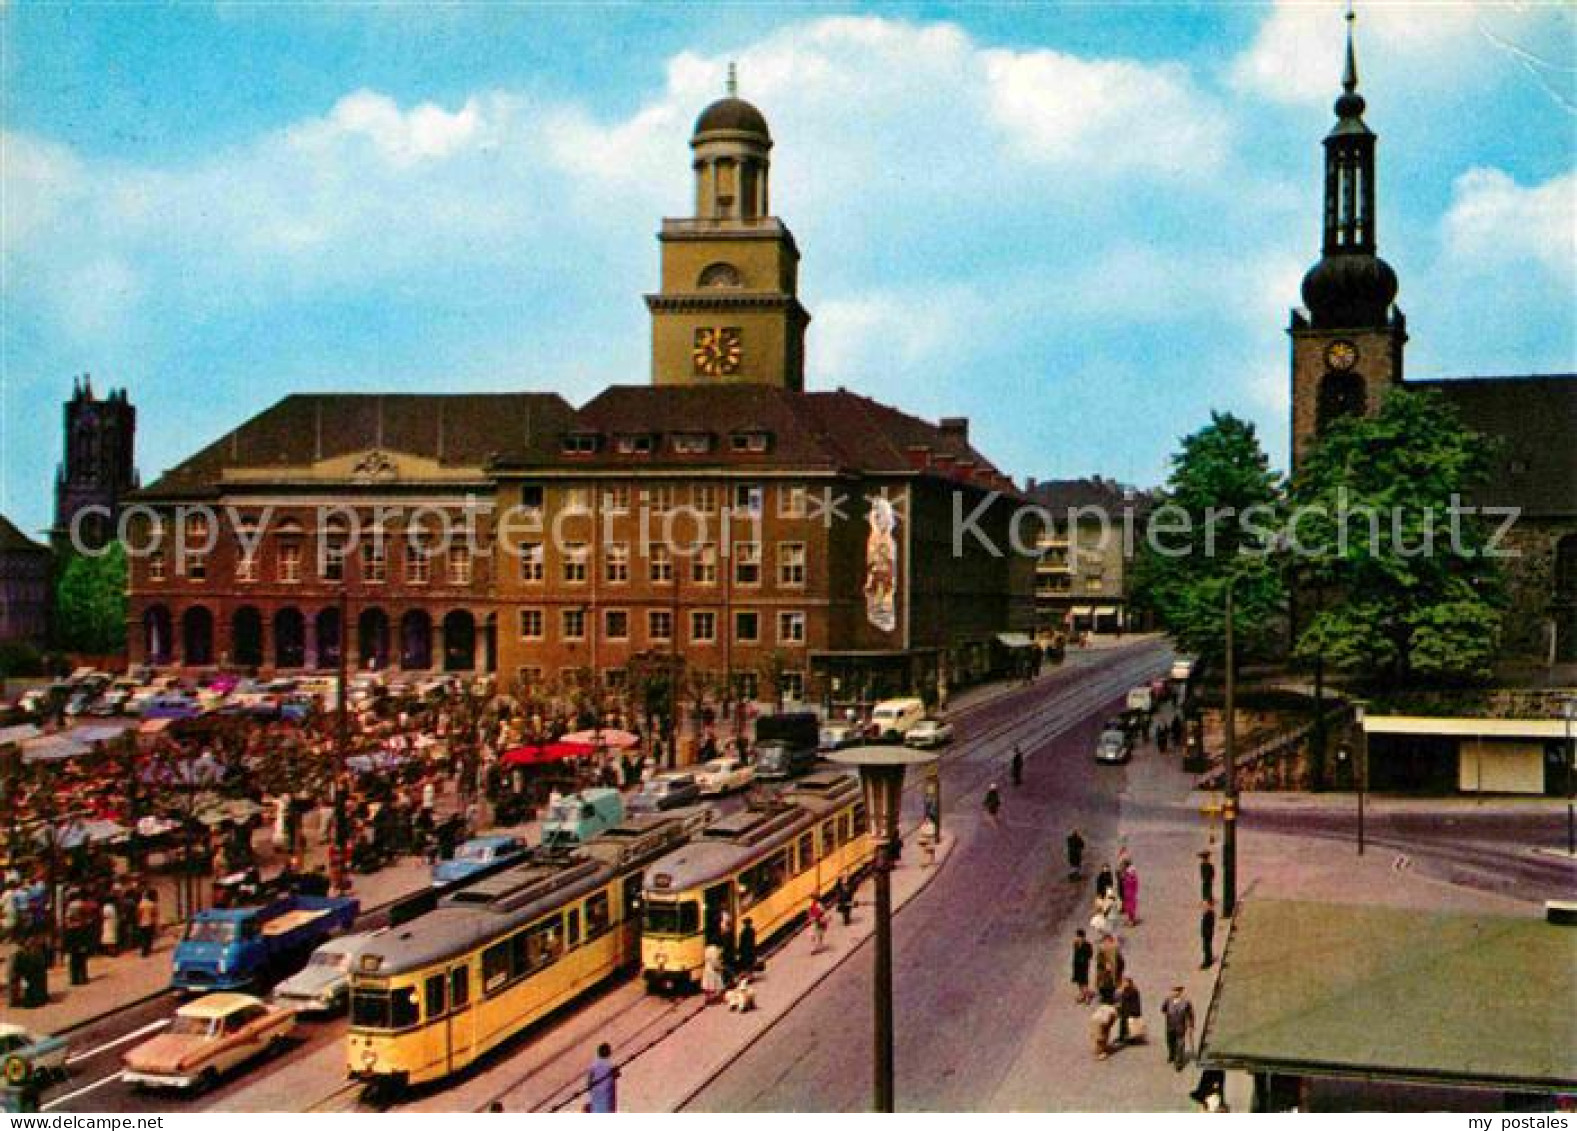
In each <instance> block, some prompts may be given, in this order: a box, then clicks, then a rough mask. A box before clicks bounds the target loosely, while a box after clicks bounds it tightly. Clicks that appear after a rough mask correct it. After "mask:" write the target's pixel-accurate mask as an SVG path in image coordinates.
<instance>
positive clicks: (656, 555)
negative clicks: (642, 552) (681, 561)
mask: <svg viewBox="0 0 1577 1131" xmlns="http://www.w3.org/2000/svg"><path fill="white" fill-rule="evenodd" d="M647 552H648V554H649V555H650V556H649V557H648V558H647V559H646V562H647V569H648V570H649V571H650V573H651V579H652V582H653V583H654V584H657V585H667V584H669V583H670V582H672V581H673V579H674V556H673V551H671V550H670V549H668V547H667V546H648V547H647Z"/></svg>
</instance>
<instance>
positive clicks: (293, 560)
mask: <svg viewBox="0 0 1577 1131" xmlns="http://www.w3.org/2000/svg"><path fill="white" fill-rule="evenodd" d="M276 569H277V572H278V576H279V580H280V581H284V582H288V583H291V584H294V583H295V582H298V581H300V580H301V543H300V542H285V543H282V544H281V545H280V547H279V562H278V563H277V566H276Z"/></svg>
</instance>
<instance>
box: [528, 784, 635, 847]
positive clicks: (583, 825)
mask: <svg viewBox="0 0 1577 1131" xmlns="http://www.w3.org/2000/svg"><path fill="white" fill-rule="evenodd" d="M622 820H624V798H623V797H622V796H621V795H620V793H619V791H618V790H616V789H608V788H606V787H603V786H599V787H597V788H594V789H583V790H581V791H580V792H579V793H572V794H570V795H569V796H568V797H561V798H559V799H558V801H557V802H555V803H554V804H553V805H551V806H549V807H548V811H547V812H546V813H545V814H543V817H542V843H543V844H544V845H546V846H547V847H549V848H568V847H573V846H575V845H578V844H585V843H586V842H587V841H588V840H590V839H591V838H592V837H594V836H598V835H600V834H602V833H604V832H607V831H608V830H609V829H611V828H613V826H614V825H617V824H618V823H619V822H620V821H622Z"/></svg>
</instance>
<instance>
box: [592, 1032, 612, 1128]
mask: <svg viewBox="0 0 1577 1131" xmlns="http://www.w3.org/2000/svg"><path fill="white" fill-rule="evenodd" d="M586 1093H587V1096H586V1110H587V1111H589V1112H593V1113H596V1114H609V1113H612V1112H615V1111H618V1110H619V1066H618V1065H617V1064H614V1063H613V1046H612V1045H610V1044H608V1042H606V1041H604V1042H603V1043H602V1044H600V1045H598V1046H597V1056H596V1059H594V1060H593V1061H592V1062H591V1068H590V1070H589V1071H587V1073H586Z"/></svg>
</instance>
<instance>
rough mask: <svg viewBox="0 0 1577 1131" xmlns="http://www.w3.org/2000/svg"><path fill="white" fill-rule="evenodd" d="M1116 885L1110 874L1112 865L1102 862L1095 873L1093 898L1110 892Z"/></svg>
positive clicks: (1098, 897)
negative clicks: (1099, 868)
mask: <svg viewBox="0 0 1577 1131" xmlns="http://www.w3.org/2000/svg"><path fill="white" fill-rule="evenodd" d="M1116 886H1117V880H1116V878H1115V877H1113V875H1112V866H1111V865H1110V864H1102V865H1101V870H1100V871H1099V872H1097V873H1096V874H1095V898H1096V899H1100V898H1101V897H1102V896H1105V895H1109V894H1111V890H1112V889H1113V888H1114V887H1116Z"/></svg>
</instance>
